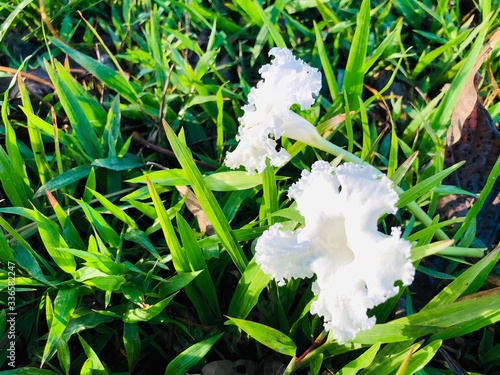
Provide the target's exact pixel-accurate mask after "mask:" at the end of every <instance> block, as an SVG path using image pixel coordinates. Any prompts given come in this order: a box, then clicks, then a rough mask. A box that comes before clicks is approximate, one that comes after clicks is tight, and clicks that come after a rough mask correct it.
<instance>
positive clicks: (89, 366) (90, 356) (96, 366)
mask: <svg viewBox="0 0 500 375" xmlns="http://www.w3.org/2000/svg"><path fill="white" fill-rule="evenodd" d="M78 339H79V340H80V344H81V345H82V347H83V351H84V352H85V354H86V355H87V360H86V361H85V363H84V364H83V367H82V373H83V374H99V375H107V374H108V372H107V371H106V369H105V368H104V366H103V364H102V362H101V360H100V359H99V356H98V355H97V353H96V352H95V351H94V349H92V347H91V346H90V345H89V344H87V342H86V341H85V340H84V339H83V338H82V337H81V336H80V335H78Z"/></svg>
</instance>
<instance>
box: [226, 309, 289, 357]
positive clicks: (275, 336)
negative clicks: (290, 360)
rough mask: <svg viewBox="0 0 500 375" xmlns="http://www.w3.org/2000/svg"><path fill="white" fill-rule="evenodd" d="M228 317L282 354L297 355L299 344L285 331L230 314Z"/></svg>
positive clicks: (246, 331) (259, 340)
mask: <svg viewBox="0 0 500 375" xmlns="http://www.w3.org/2000/svg"><path fill="white" fill-rule="evenodd" d="M228 319H229V320H230V321H231V322H232V323H233V324H235V325H236V326H238V328H240V329H241V330H242V331H244V332H245V333H246V334H247V335H249V336H250V337H252V338H254V339H255V340H256V341H258V342H260V343H261V344H262V345H265V346H267V347H268V348H271V349H272V350H274V351H276V352H278V353H280V354H284V355H288V356H291V357H293V356H295V353H296V352H297V345H295V343H294V342H293V341H292V339H291V338H290V337H288V336H287V335H285V334H284V333H282V332H280V331H278V330H276V329H274V328H271V327H268V326H266V325H264V324H261V323H256V322H252V321H249V320H243V319H236V318H231V317H230V316H228Z"/></svg>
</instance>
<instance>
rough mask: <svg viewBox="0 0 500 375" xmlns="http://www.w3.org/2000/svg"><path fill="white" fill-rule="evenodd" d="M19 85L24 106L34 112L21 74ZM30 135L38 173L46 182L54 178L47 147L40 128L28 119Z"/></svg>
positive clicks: (18, 80) (42, 180) (41, 180)
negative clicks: (48, 160)
mask: <svg viewBox="0 0 500 375" xmlns="http://www.w3.org/2000/svg"><path fill="white" fill-rule="evenodd" d="M17 85H18V87H19V91H20V93H21V100H22V103H23V107H24V109H25V110H26V111H29V112H31V113H33V107H32V106H31V98H30V96H29V93H28V91H27V89H26V86H25V85H24V82H23V80H22V79H21V77H20V76H18V79H17ZM27 125H28V135H29V138H30V144H31V150H32V151H33V157H34V159H35V165H36V169H37V170H36V171H35V172H36V173H37V174H38V176H39V178H40V182H41V183H42V184H45V183H46V182H47V181H48V180H50V179H51V178H52V171H51V169H50V166H49V164H48V163H47V155H46V154H45V147H44V145H43V142H42V134H41V132H40V130H39V129H38V128H37V127H36V125H35V124H33V123H32V122H31V121H30V120H28V124H27Z"/></svg>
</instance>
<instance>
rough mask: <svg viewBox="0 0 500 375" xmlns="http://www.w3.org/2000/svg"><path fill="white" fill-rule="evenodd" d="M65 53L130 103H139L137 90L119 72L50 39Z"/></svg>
mask: <svg viewBox="0 0 500 375" xmlns="http://www.w3.org/2000/svg"><path fill="white" fill-rule="evenodd" d="M49 39H50V41H51V42H52V43H54V44H55V45H56V46H57V47H58V48H60V49H61V50H62V51H63V52H64V53H66V54H68V55H70V56H71V58H72V59H73V60H75V61H76V62H77V63H78V64H80V65H81V66H82V67H84V68H85V69H86V70H88V71H89V72H90V73H91V74H93V75H94V76H95V77H97V78H98V79H99V80H101V81H102V82H103V83H104V84H105V85H106V86H108V87H110V88H112V89H113V90H116V91H117V92H118V93H119V94H120V95H121V96H122V97H123V98H125V99H126V100H128V101H129V102H130V103H137V101H138V94H137V92H136V90H135V88H133V87H132V85H131V84H130V83H129V82H128V81H127V80H126V79H125V78H124V77H123V76H122V75H121V74H119V73H118V72H116V71H114V70H113V69H111V68H109V67H107V66H106V65H104V64H102V63H100V62H98V61H97V60H94V59H92V58H91V57H89V56H87V55H84V54H83V53H81V52H79V51H77V50H75V49H73V48H71V47H69V46H68V45H66V44H64V43H62V42H60V41H59V40H57V39H55V38H49Z"/></svg>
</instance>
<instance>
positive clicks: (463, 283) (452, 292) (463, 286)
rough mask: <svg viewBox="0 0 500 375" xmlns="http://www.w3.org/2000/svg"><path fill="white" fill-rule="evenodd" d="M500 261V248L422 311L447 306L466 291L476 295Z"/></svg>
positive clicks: (465, 273) (459, 277)
mask: <svg viewBox="0 0 500 375" xmlns="http://www.w3.org/2000/svg"><path fill="white" fill-rule="evenodd" d="M499 259H500V247H497V248H496V249H495V250H494V251H492V252H491V253H489V254H488V255H486V256H485V257H484V258H483V259H481V260H480V261H479V262H477V263H476V264H474V265H473V266H471V267H469V268H468V269H467V270H465V271H464V272H463V273H462V274H460V275H459V276H458V277H457V278H456V279H455V280H453V282H451V283H450V284H449V285H447V286H446V287H445V288H444V289H443V290H442V291H441V292H439V294H437V295H436V296H435V297H434V298H433V299H432V300H431V301H430V302H429V303H428V304H427V305H426V306H424V308H423V309H422V310H421V311H427V310H430V309H433V308H437V307H438V306H442V305H447V304H450V303H452V302H454V301H455V300H456V299H457V298H458V297H460V296H461V295H462V294H464V293H465V292H466V291H467V292H468V294H471V293H475V292H476V291H477V290H478V289H479V288H480V287H481V285H483V282H484V281H485V280H486V277H487V276H488V274H489V273H490V271H491V270H492V269H493V267H494V266H495V264H496V263H497V262H498V260H499Z"/></svg>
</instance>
